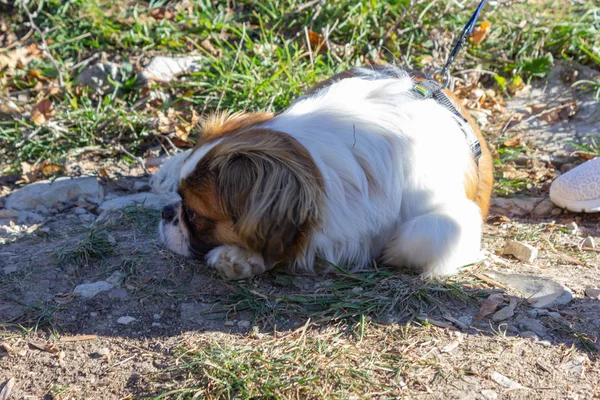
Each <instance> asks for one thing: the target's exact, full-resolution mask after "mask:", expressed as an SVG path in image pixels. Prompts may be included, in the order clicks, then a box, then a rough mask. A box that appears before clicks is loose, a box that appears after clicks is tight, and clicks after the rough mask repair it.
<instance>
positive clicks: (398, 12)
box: [0, 0, 600, 171]
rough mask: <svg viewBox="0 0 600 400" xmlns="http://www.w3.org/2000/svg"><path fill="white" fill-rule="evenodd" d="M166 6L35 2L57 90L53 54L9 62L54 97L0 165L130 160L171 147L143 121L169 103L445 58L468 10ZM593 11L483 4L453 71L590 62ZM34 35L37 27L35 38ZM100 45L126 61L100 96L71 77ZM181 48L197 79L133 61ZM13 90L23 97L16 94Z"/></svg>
mask: <svg viewBox="0 0 600 400" xmlns="http://www.w3.org/2000/svg"><path fill="white" fill-rule="evenodd" d="M163 3H165V2H160V3H157V2H150V3H145V2H132V3H131V4H130V6H127V7H122V6H120V4H119V3H117V2H112V1H108V0H93V1H84V0H74V1H69V2H60V1H57V0H44V1H42V0H36V1H31V2H29V5H28V7H29V9H30V10H31V11H32V12H36V18H35V22H36V24H37V25H38V26H39V27H40V29H42V30H44V29H47V33H46V34H45V36H46V40H47V41H48V42H49V47H50V51H51V53H52V54H53V56H54V57H55V58H56V60H57V64H58V65H59V66H60V72H61V75H62V76H63V79H64V81H65V87H64V88H61V90H58V91H56V92H55V93H53V94H50V92H49V91H48V89H47V88H48V87H49V86H50V85H56V78H57V76H58V75H59V74H58V72H59V71H57V70H56V68H55V67H54V63H52V62H51V61H50V60H48V59H47V58H46V59H42V58H41V57H37V58H36V59H35V60H34V61H32V62H31V63H30V64H27V65H26V66H24V67H23V68H16V69H15V70H13V71H8V70H5V71H3V73H2V75H0V76H3V79H2V80H0V86H3V88H2V89H0V97H1V98H2V99H4V101H7V100H11V101H13V102H16V103H15V104H16V105H17V106H19V107H22V108H24V109H25V110H26V111H27V110H28V109H29V108H30V107H31V106H32V104H34V103H35V102H36V101H38V100H40V99H42V98H44V97H49V98H50V99H51V100H52V102H53V104H54V107H55V116H53V117H52V120H53V121H54V122H55V123H54V124H46V125H43V126H35V124H33V123H32V121H31V120H30V118H29V117H28V115H27V112H25V113H21V114H18V115H13V116H12V117H11V118H8V119H5V120H3V121H0V143H1V144H2V147H3V148H4V149H3V150H2V152H3V154H4V157H5V158H6V159H7V162H5V163H4V165H2V166H0V168H3V169H4V170H5V171H18V170H19V166H20V164H19V163H20V162H21V161H28V162H31V163H36V162H37V163H39V162H42V161H46V162H58V163H62V162H65V161H66V160H67V159H69V158H70V157H71V156H72V152H73V151H74V150H75V149H77V148H80V147H82V146H89V145H98V146H101V147H102V148H104V149H107V150H110V151H109V155H108V156H109V157H121V158H125V159H126V160H128V161H131V159H130V158H129V157H128V156H126V155H125V154H123V153H122V152H121V151H119V149H120V147H119V145H122V146H125V147H127V149H128V150H129V151H130V152H132V153H134V154H136V155H143V154H144V152H145V151H146V150H147V149H148V148H150V147H152V146H157V145H159V144H161V145H163V146H168V143H167V141H166V139H165V138H164V137H161V136H160V135H157V134H156V129H155V128H153V126H152V123H150V121H151V120H152V117H154V116H155V115H156V112H157V111H160V110H162V111H166V110H168V109H169V108H173V109H175V110H178V111H180V112H181V113H183V114H182V115H185V112H187V110H189V108H190V107H194V108H195V109H197V110H198V111H200V112H210V111H214V110H217V109H233V110H240V109H247V110H281V109H282V108H283V107H285V106H286V105H288V104H289V102H290V101H291V100H292V99H293V98H295V97H296V96H297V95H299V94H300V93H302V91H304V90H305V89H306V88H307V87H309V86H310V85H312V84H314V83H315V82H316V81H318V80H320V79H322V78H324V77H328V76H330V75H332V74H333V73H335V72H339V71H341V70H343V69H346V68H348V67H349V66H353V65H359V64H364V63H366V62H396V63H398V64H400V65H404V66H407V67H412V68H421V67H424V68H426V69H428V68H431V67H432V66H439V65H441V63H443V60H444V57H445V54H446V52H447V51H448V49H449V47H450V45H451V42H452V35H455V34H456V33H457V32H458V31H460V29H461V26H462V25H463V24H464V22H465V21H466V20H467V19H468V17H469V14H470V13H471V7H470V5H469V6H467V7H465V8H464V9H460V8H458V6H456V4H455V3H452V2H436V3H432V4H429V2H425V1H419V2H410V1H408V0H395V1H392V2H382V1H376V0H368V1H367V0H363V1H360V2H356V3H353V2H346V1H341V0H336V1H332V2H321V3H318V4H315V5H313V6H312V7H304V6H303V4H304V3H305V2H303V1H298V0H286V1H275V0H267V1H262V2H258V1H251V0H243V1H236V2H234V3H232V5H231V7H233V8H234V9H235V10H233V11H232V10H230V9H228V8H227V6H226V5H225V3H212V2H208V1H205V0H194V1H191V2H189V3H187V4H188V5H187V6H184V5H179V4H177V3H176V2H166V3H165V6H164V7H166V9H167V10H170V11H169V12H172V14H169V15H167V17H168V18H160V14H154V15H155V16H157V17H153V14H152V13H153V12H154V13H156V12H157V11H160V8H159V7H160V4H163ZM16 4H17V7H16V8H15V9H14V11H13V15H12V17H11V18H10V19H9V23H10V24H12V28H13V29H14V30H15V32H17V33H21V36H22V35H24V33H25V32H22V31H23V29H22V23H23V21H24V20H25V19H26V15H25V11H24V9H23V7H21V6H19V4H20V3H19V2H17V3H16ZM532 15H534V18H531V16H532ZM597 15H598V7H597V5H595V4H594V2H592V1H588V2H583V3H582V2H578V3H573V2H569V1H565V0H549V1H547V2H536V3H535V4H532V5H528V4H525V2H516V3H514V4H512V5H510V6H506V5H502V6H499V7H493V6H487V7H486V9H485V10H484V13H483V18H485V19H488V20H489V21H491V23H492V29H491V32H490V35H489V37H488V38H487V39H486V40H485V41H484V42H483V43H482V44H481V45H479V46H473V45H470V46H467V48H466V49H465V51H464V53H463V54H462V55H461V56H460V57H459V59H458V60H457V63H456V64H455V69H456V70H461V69H465V68H472V67H476V66H481V67H482V68H484V69H488V70H492V71H494V72H496V73H498V74H500V76H501V77H502V78H503V79H505V80H511V79H513V77H514V76H515V75H520V76H522V77H523V78H524V79H530V78H535V77H538V76H543V75H544V74H545V73H546V72H547V71H548V69H549V64H550V63H551V62H552V60H553V59H559V58H566V59H571V60H575V61H578V62H582V63H584V64H588V65H590V66H596V67H598V66H600V60H599V59H598V48H599V47H600V35H598V34H597V30H598V24H599V22H598V17H597ZM20 27H21V28H20ZM305 29H308V30H312V31H314V32H317V33H323V32H325V33H327V36H328V41H329V44H330V46H329V51H326V52H318V51H315V50H316V49H314V48H311V47H310V46H309V47H307V46H306V40H305V38H306V31H305ZM39 40H40V38H39V37H38V36H37V34H34V35H33V37H32V39H31V40H30V42H36V41H37V42H39ZM99 51H103V52H105V54H106V55H107V56H106V57H105V58H106V60H107V61H112V62H117V63H119V65H120V69H119V73H118V74H117V77H116V78H115V79H114V80H113V88H112V89H111V90H109V91H108V92H107V93H105V94H104V95H99V94H98V93H93V92H90V91H85V90H84V91H81V90H79V89H77V88H76V84H75V78H76V76H77V75H78V74H79V73H80V72H82V71H83V70H84V69H85V68H86V67H87V66H88V65H89V64H92V63H94V62H96V59H94V58H90V57H94V56H95V55H97V54H98V52H99ZM189 53H196V54H199V55H202V56H203V59H202V61H201V62H200V65H199V69H198V71H197V72H195V73H193V74H192V75H191V76H188V77H187V78H185V79H182V80H177V81H174V82H173V83H170V84H167V85H152V86H150V87H149V88H142V83H141V82H140V81H139V80H136V71H137V70H138V69H139V66H140V65H141V64H143V63H144V62H145V60H147V59H148V58H149V57H150V56H151V55H153V54H169V55H178V54H182V55H183V54H185V55H187V54H189ZM426 56H427V57H426ZM429 56H433V59H432V58H431V57H429ZM499 90H501V89H499ZM152 91H154V92H155V93H161V98H162V99H163V101H154V102H152V104H149V103H148V102H144V100H143V99H144V98H145V97H146V96H147V95H148V94H149V93H150V92H152ZM16 92H19V93H21V94H20V96H21V97H19V96H17V97H15V96H16V95H14V94H12V93H16ZM140 100H141V101H142V103H141V104H142V106H139V105H140V103H139V101H140ZM136 104H137V106H136ZM111 152H112V154H111Z"/></svg>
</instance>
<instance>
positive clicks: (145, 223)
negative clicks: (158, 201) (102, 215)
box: [111, 206, 161, 233]
mask: <svg viewBox="0 0 600 400" xmlns="http://www.w3.org/2000/svg"><path fill="white" fill-rule="evenodd" d="M118 213H119V215H118V217H114V218H113V221H114V222H115V225H113V226H111V227H112V228H114V227H115V226H120V227H123V226H126V227H128V228H131V227H135V228H136V229H138V230H140V231H141V232H143V233H155V232H156V230H157V229H158V223H159V222H160V218H161V217H160V210H159V209H157V208H153V207H144V206H127V207H124V208H122V209H120V210H118Z"/></svg>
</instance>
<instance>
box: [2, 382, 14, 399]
mask: <svg viewBox="0 0 600 400" xmlns="http://www.w3.org/2000/svg"><path fill="white" fill-rule="evenodd" d="M14 386H15V378H10V379H9V380H7V381H6V383H5V384H4V387H3V388H2V390H0V400H8V398H9V397H10V392H11V391H12V389H13V387H14Z"/></svg>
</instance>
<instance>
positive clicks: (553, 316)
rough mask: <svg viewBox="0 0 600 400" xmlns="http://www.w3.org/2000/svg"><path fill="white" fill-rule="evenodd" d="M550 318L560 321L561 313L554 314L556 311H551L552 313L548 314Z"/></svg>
mask: <svg viewBox="0 0 600 400" xmlns="http://www.w3.org/2000/svg"><path fill="white" fill-rule="evenodd" d="M548 316H549V317H550V318H554V319H559V318H560V313H557V312H554V311H550V312H548Z"/></svg>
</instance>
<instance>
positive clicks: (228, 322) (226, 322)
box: [223, 320, 235, 326]
mask: <svg viewBox="0 0 600 400" xmlns="http://www.w3.org/2000/svg"><path fill="white" fill-rule="evenodd" d="M223 325H225V326H233V325H235V322H234V321H231V320H229V321H225V322H223Z"/></svg>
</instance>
